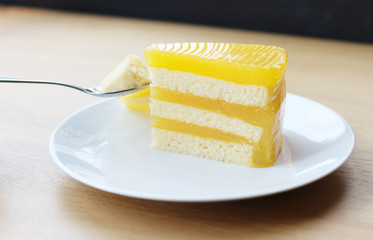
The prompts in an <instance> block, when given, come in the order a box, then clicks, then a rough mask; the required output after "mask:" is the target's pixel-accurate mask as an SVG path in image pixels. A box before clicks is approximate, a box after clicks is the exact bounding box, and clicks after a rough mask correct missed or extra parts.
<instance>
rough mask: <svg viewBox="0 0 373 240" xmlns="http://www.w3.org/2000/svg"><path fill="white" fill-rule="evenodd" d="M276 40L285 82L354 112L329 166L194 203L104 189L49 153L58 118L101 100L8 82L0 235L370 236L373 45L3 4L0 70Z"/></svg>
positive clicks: (64, 72) (96, 73) (90, 70)
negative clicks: (271, 188)
mask: <svg viewBox="0 0 373 240" xmlns="http://www.w3.org/2000/svg"><path fill="white" fill-rule="evenodd" d="M180 41H211V42H245V43H263V44H273V45H278V46H282V47H284V48H285V49H286V50H287V51H288V53H289V57H290V58H289V68H288V72H287V88H288V91H289V92H292V93H295V94H300V95H302V96H305V97H308V98H311V99H314V100H316V101H318V102H321V103H323V104H325V105H327V106H329V107H331V108H333V109H334V110H336V111H337V112H339V113H340V114H341V115H342V116H344V117H345V118H346V120H347V121H348V122H350V124H351V125H352V127H353V129H354V130H355V134H356V138H357V144H356V146H355V149H354V152H353V154H352V155H351V157H350V158H349V159H348V161H347V162H346V163H345V164H344V165H343V166H342V167H341V168H340V169H338V170H337V171H335V172H334V173H333V174H331V175H329V176H328V177H325V178H324V179H322V180H319V181H317V182H315V183H313V184H310V185H308V186H305V187H302V188H300V189H297V190H294V191H290V192H286V193H282V194H277V195H274V196H269V197H262V198H258V199H252V200H244V201H233V202H222V203H209V204H192V203H168V202H157V201H146V200H139V199H133V198H128V197H122V196H117V195H114V194H109V193H105V192H102V191H99V190H96V189H93V188H91V187H88V186H86V185H83V184H81V183H79V182H77V181H75V180H73V179H71V178H70V177H69V176H67V175H66V174H65V173H64V172H63V171H62V170H60V169H59V168H58V167H57V166H56V164H55V163H54V162H53V161H52V159H51V157H50V155H49V152H48V143H49V138H50V135H51V133H52V131H53V130H54V128H55V127H56V126H57V125H58V123H59V122H60V121H62V120H63V119H64V118H65V117H66V116H67V115H69V114H71V113H72V112H74V111H75V110H77V109H79V108H81V107H83V106H86V105H87V104H90V103H93V102H95V101H98V99H96V98H94V97H91V96H88V95H84V94H82V93H79V92H77V91H74V90H70V89H67V88H60V87H55V86H42V85H38V86H36V85H27V86H26V85H15V84H14V85H12V84H1V85H0V113H1V114H0V123H1V124H0V164H1V167H0V180H1V181H0V239H249V238H250V239H259V238H260V239H353V238H356V239H364V238H365V239H368V238H369V237H370V238H372V237H373V148H372V144H373V125H372V120H373V113H372V111H373V93H372V91H373V45H369V44H358V43H349V42H340V41H330V40H322V39H314V38H306V37H294V36H286V35H276V34H268V33H258V32H250V31H243V30H232V29H223V28H212V27H202V26H192V25H186V24H175V23H165V22H156V21H145V20H135V19H126V18H115V17H103V16H92V15H83V14H72V13H60V12H53V11H44V10H35V9H25V8H15V7H0V75H2V76H8V77H12V76H13V77H29V78H43V79H52V80H60V81H66V82H71V83H76V84H77V85H82V86H94V85H97V84H98V83H99V82H100V81H101V79H102V78H103V77H104V76H105V75H106V74H107V73H108V72H109V71H110V70H111V69H112V68H113V67H114V66H116V65H117V64H118V63H119V61H120V60H121V59H122V58H123V56H125V55H126V54H128V53H135V54H138V55H142V52H143V49H144V48H145V47H147V46H148V45H150V44H151V43H154V42H180Z"/></svg>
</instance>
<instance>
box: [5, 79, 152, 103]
mask: <svg viewBox="0 0 373 240" xmlns="http://www.w3.org/2000/svg"><path fill="white" fill-rule="evenodd" d="M0 83H36V84H52V85H59V86H64V87H69V88H73V89H76V90H79V91H81V92H84V93H87V94H89V95H92V96H95V97H103V98H105V97H119V96H124V95H128V94H131V93H134V92H137V91H139V90H141V89H144V88H147V87H149V84H147V85H144V86H141V87H138V88H131V89H127V90H122V91H117V92H103V91H102V90H101V87H100V86H98V87H93V88H82V87H78V86H76V85H73V84H69V83H64V82H56V81H48V80H40V79H22V78H6V77H0Z"/></svg>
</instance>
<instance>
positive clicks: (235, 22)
mask: <svg viewBox="0 0 373 240" xmlns="http://www.w3.org/2000/svg"><path fill="white" fill-rule="evenodd" d="M0 4H3V5H18V6H32V7H39V8H48V9H57V10H64V11H73V12H84V13H95V14H105V15H115V16H127V17H134V18H143V19H156V20H165V21H175V22H185V23H194V24H203V25H209V26H222V27H231V28H239V29H248V30H256V31H264V32H278V33H287V34H295V35H304V36H314V37H322V38H330V39H340V40H348V41H359V42H369V43H373V0H282V1H277V0H216V1H211V0H210V1H207V0H188V1H185V0H158V1H157V0H155V1H152V0H134V1H129V0H90V1H88V0H0Z"/></svg>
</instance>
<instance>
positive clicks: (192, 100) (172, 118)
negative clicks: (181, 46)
mask: <svg viewBox="0 0 373 240" xmlns="http://www.w3.org/2000/svg"><path fill="white" fill-rule="evenodd" d="M157 70H159V69H156V72H159V71H157ZM151 71H152V74H153V71H154V68H152V70H151ZM160 71H161V72H162V73H163V74H162V76H163V77H167V79H168V78H169V77H170V76H172V77H173V78H171V79H170V81H172V80H174V79H175V76H178V75H183V74H185V73H182V72H179V71H169V70H165V69H161V70H160ZM193 75H195V74H193ZM153 76H154V75H153ZM156 76H157V75H156ZM158 76H159V75H158ZM193 77H194V76H193ZM153 79H155V80H153V85H152V86H151V116H152V127H153V130H154V131H153V147H154V148H158V149H161V150H166V151H174V152H179V153H186V154H191V155H197V156H203V157H208V158H212V159H217V160H222V161H227V160H226V159H225V158H227V157H228V158H229V159H230V157H229V156H227V155H224V154H223V153H222V152H220V153H219V154H217V155H216V153H214V152H215V151H217V150H215V149H219V148H220V147H222V146H223V145H222V143H225V144H228V145H229V146H230V147H232V146H236V147H237V148H239V149H241V150H240V151H239V152H240V153H243V152H245V154H246V155H245V154H243V155H242V156H241V157H243V158H238V159H237V160H236V163H239V164H243V165H246V166H251V167H265V166H270V165H272V164H273V162H274V159H275V158H276V157H277V155H278V153H279V152H280V150H281V149H280V146H281V142H282V131H281V122H280V119H281V114H282V111H281V109H280V108H281V106H282V103H283V100H284V94H280V93H282V92H283V91H284V87H285V86H284V84H283V81H280V82H279V83H278V86H276V91H275V92H272V93H271V94H269V93H266V96H267V98H270V99H271V100H268V99H267V100H266V101H268V103H267V105H265V106H264V107H258V106H252V105H242V104H237V103H232V102H226V101H224V100H222V97H221V96H222V95H220V96H219V97H218V98H215V99H213V98H210V97H209V96H198V95H195V94H194V92H193V93H191V92H188V91H184V92H181V91H179V90H180V88H176V89H177V90H173V88H171V87H169V86H170V85H167V84H163V83H164V81H159V80H160V79H158V78H153ZM180 79H182V78H180ZM210 80H211V81H217V80H213V79H209V81H210ZM185 82H187V83H188V82H190V81H188V80H185ZM201 84H203V82H202V83H201ZM229 84H230V87H231V89H232V91H233V92H235V91H236V90H237V89H240V88H241V85H239V84H233V85H232V83H229ZM185 85H186V84H185ZM186 86H187V87H188V85H186ZM264 89H265V91H268V90H267V88H264ZM275 94H277V95H275ZM160 132H162V137H161V136H157V134H159V133H160ZM167 134H169V135H170V136H169V137H165V136H166V135H167ZM171 136H172V137H171ZM167 139H169V140H170V141H173V142H169V141H168V140H167ZM172 139H174V140H172ZM177 139H178V140H177ZM181 139H184V140H186V139H188V141H189V140H190V143H191V144H192V145H186V144H184V145H181V146H178V144H177V143H176V142H179V143H180V141H181ZM191 139H194V140H193V141H192V140H191ZM158 140H159V141H158ZM181 142H182V141H181ZM193 144H194V145H193ZM198 146H199V147H198ZM206 146H209V149H210V151H211V152H210V153H209V154H207V153H206V151H207V150H206V149H205V148H206ZM236 147H234V148H233V149H235V148H236ZM188 149H189V150H188ZM191 149H193V150H191ZM242 149H245V150H242ZM221 151H230V150H221ZM248 151H249V152H250V153H249V154H248ZM206 154H207V155H206ZM230 154H231V153H230ZM237 154H238V153H237ZM210 155H211V156H210ZM223 156H225V157H223ZM251 156H253V157H251ZM258 160H260V161H258ZM229 161H230V162H234V161H233V159H231V160H229Z"/></svg>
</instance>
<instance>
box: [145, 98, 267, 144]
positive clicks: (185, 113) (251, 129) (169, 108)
mask: <svg viewBox="0 0 373 240" xmlns="http://www.w3.org/2000/svg"><path fill="white" fill-rule="evenodd" d="M150 114H151V116H155V117H159V118H164V119H171V120H176V121H179V122H184V123H186V124H194V125H198V126H202V127H208V128H214V129H218V130H221V131H223V132H227V133H231V134H234V135H237V136H241V137H244V138H246V139H247V140H248V141H249V142H252V143H258V142H259V141H260V139H261V137H262V133H263V128H261V127H258V126H254V125H251V124H249V123H247V122H245V121H243V120H241V119H238V118H230V117H227V116H226V115H224V114H220V113H215V112H211V111H207V110H203V109H199V108H194V107H190V106H185V105H181V104H178V103H171V102H165V101H161V100H156V99H151V103H150Z"/></svg>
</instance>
